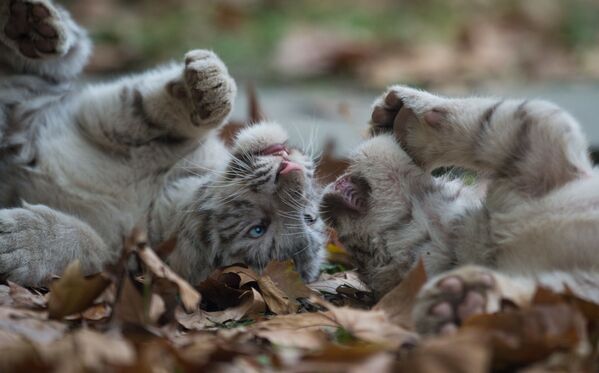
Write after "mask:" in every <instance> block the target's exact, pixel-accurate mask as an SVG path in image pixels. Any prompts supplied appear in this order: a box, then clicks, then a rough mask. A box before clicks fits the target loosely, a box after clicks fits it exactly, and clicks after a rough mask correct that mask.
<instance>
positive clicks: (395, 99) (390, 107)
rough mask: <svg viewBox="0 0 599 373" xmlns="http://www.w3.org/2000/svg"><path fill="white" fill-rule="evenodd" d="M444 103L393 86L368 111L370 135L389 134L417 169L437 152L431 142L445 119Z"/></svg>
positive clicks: (428, 96) (446, 103)
mask: <svg viewBox="0 0 599 373" xmlns="http://www.w3.org/2000/svg"><path fill="white" fill-rule="evenodd" d="M448 103H449V101H448V100H447V99H444V98H441V97H438V96H434V95H432V94H430V93H428V92H424V91H420V90H417V89H413V88H409V87H404V86H393V87H391V88H390V89H389V90H387V92H386V93H384V94H383V95H382V96H381V97H379V98H378V99H377V100H376V101H375V103H374V105H373V109H372V116H371V120H370V134H371V135H372V136H376V135H378V134H381V133H393V134H394V135H395V138H396V139H397V141H398V142H399V144H400V145H401V147H402V148H403V149H404V150H405V151H406V152H407V153H408V154H409V155H410V156H411V157H412V159H413V160H414V161H415V162H416V163H417V164H420V165H421V166H426V164H427V163H428V160H429V158H431V157H433V156H434V155H435V154H429V153H431V152H433V153H435V151H436V150H437V149H436V148H435V146H434V142H435V141H434V139H435V138H436V137H439V133H438V131H439V130H440V129H441V128H442V127H443V125H444V123H445V122H446V119H447V113H448V110H447V107H448Z"/></svg>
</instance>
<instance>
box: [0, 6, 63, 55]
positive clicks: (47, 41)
mask: <svg viewBox="0 0 599 373" xmlns="http://www.w3.org/2000/svg"><path fill="white" fill-rule="evenodd" d="M4 6H5V8H4V9H2V14H0V17H1V19H0V25H1V29H0V31H1V32H2V38H1V39H2V41H3V42H5V43H6V44H7V45H8V46H10V47H12V48H13V49H15V50H17V51H18V52H19V53H21V54H22V55H23V56H25V57H27V58H31V59H39V58H43V57H44V56H55V55H64V54H65V53H66V52H67V49H68V48H67V45H66V44H67V43H66V40H65V38H66V36H65V35H66V31H65V29H64V25H63V23H62V19H61V17H60V14H59V13H58V11H57V10H56V9H55V8H54V7H53V6H52V5H51V4H50V3H48V2H47V1H46V0H11V1H7V3H6V4H5V5H4Z"/></svg>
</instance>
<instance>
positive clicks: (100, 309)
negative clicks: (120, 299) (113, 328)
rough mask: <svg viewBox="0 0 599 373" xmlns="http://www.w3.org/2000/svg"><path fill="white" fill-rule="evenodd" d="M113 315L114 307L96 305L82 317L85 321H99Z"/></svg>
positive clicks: (104, 304) (84, 312)
mask: <svg viewBox="0 0 599 373" xmlns="http://www.w3.org/2000/svg"><path fill="white" fill-rule="evenodd" d="M111 313H112V307H110V306H109V305H108V304H106V303H99V304H94V305H93V306H91V307H89V308H88V309H86V310H85V311H83V313H82V314H81V317H82V318H83V319H85V320H91V321H99V320H103V319H106V318H108V317H109V316H110V314H111Z"/></svg>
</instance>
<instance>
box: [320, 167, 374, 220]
mask: <svg viewBox="0 0 599 373" xmlns="http://www.w3.org/2000/svg"><path fill="white" fill-rule="evenodd" d="M369 194H370V185H369V184H368V182H367V181H366V179H364V178H362V177H358V176H352V175H344V176H342V177H341V178H339V179H337V181H336V182H335V183H333V185H332V186H331V189H330V191H329V192H328V193H327V194H325V196H324V197H323V201H322V207H323V211H327V214H329V215H337V214H340V213H343V212H351V213H361V212H364V211H366V209H367V207H368V196H369ZM331 217H332V216H331Z"/></svg>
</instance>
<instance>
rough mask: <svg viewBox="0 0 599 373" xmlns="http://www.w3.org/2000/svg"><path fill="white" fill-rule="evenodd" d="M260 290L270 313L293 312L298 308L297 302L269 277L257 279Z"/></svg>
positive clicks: (282, 313)
mask: <svg viewBox="0 0 599 373" xmlns="http://www.w3.org/2000/svg"><path fill="white" fill-rule="evenodd" d="M258 285H259V286H260V292H261V293H262V296H263V297H264V302H266V305H267V306H268V309H269V310H270V311H271V312H272V313H276V314H277V315H285V314H288V313H295V312H296V311H297V309H298V307H299V306H298V304H297V302H296V301H295V299H291V298H289V296H287V294H285V293H284V292H283V290H281V289H280V288H279V287H278V286H277V285H276V284H275V283H274V282H273V281H272V279H271V278H270V277H266V276H265V277H261V278H260V279H259V280H258Z"/></svg>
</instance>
